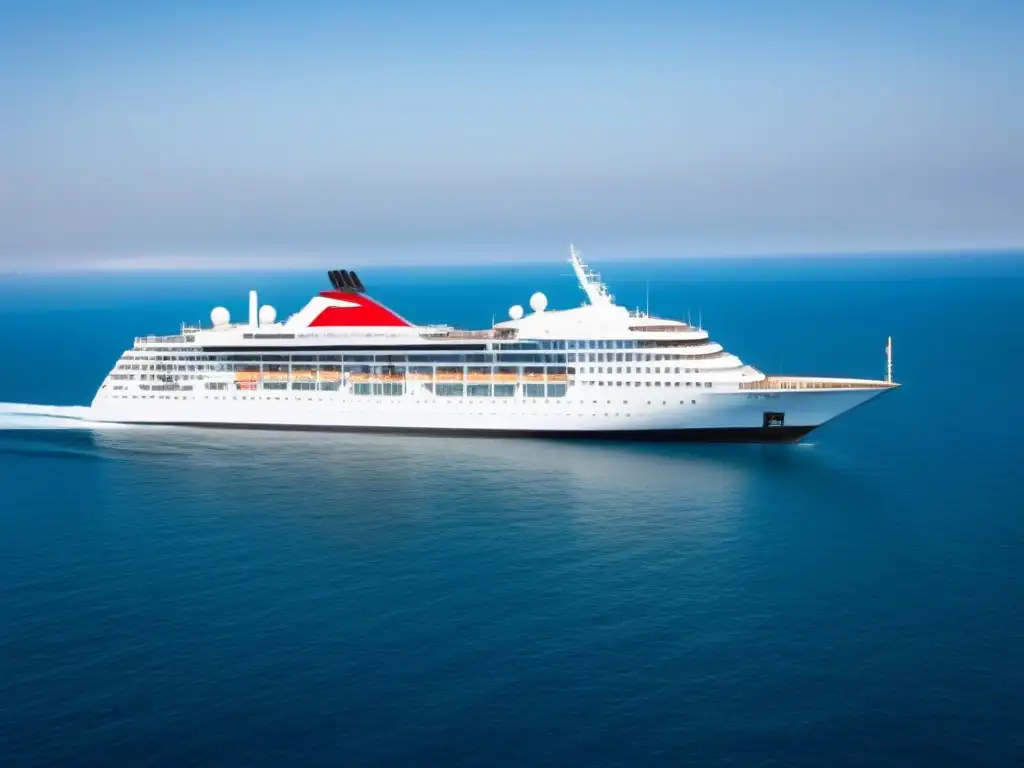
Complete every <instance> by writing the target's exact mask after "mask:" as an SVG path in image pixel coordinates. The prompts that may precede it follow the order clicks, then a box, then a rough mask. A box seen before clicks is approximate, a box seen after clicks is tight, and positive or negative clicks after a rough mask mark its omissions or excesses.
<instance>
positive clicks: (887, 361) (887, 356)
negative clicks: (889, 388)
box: [885, 336, 892, 384]
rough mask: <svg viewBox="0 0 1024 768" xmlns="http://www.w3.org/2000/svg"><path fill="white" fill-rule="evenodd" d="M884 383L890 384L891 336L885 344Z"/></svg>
mask: <svg viewBox="0 0 1024 768" xmlns="http://www.w3.org/2000/svg"><path fill="white" fill-rule="evenodd" d="M885 383H886V384H892V336H890V337H889V343H888V344H886V345H885Z"/></svg>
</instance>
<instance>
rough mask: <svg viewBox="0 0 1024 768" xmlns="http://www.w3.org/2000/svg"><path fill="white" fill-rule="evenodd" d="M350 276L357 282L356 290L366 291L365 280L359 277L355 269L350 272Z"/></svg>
mask: <svg viewBox="0 0 1024 768" xmlns="http://www.w3.org/2000/svg"><path fill="white" fill-rule="evenodd" d="M348 276H349V277H351V278H352V282H353V283H355V286H356V291H358V292H359V293H366V287H365V286H364V285H363V281H362V280H360V279H359V275H357V274H356V271H355V270H354V269H353V270H352V271H351V272H349V273H348Z"/></svg>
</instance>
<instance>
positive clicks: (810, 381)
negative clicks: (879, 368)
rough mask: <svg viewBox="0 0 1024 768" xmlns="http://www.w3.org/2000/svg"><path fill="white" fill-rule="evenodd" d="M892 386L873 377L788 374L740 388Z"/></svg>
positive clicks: (749, 383) (749, 382) (870, 387)
mask: <svg viewBox="0 0 1024 768" xmlns="http://www.w3.org/2000/svg"><path fill="white" fill-rule="evenodd" d="M888 386H892V385H891V384H888V383H886V382H884V381H873V380H871V379H816V378H811V377H808V378H797V377H786V376H768V377H767V378H765V379H762V380H761V381H744V382H741V383H740V389H874V388H877V387H888Z"/></svg>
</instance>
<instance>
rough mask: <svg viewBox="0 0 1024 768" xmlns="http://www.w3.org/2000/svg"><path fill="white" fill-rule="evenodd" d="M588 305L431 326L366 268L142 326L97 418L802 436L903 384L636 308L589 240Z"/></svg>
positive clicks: (612, 435) (560, 433)
mask: <svg viewBox="0 0 1024 768" xmlns="http://www.w3.org/2000/svg"><path fill="white" fill-rule="evenodd" d="M569 262H570V264H571V265H572V269H573V271H574V273H575V275H576V279H577V280H578V282H579V287H580V289H581V290H582V292H583V295H584V300H583V302H582V303H581V305H580V306H577V307H572V308H569V309H562V310H554V309H549V308H548V306H547V298H546V297H545V296H544V294H542V293H535V294H533V296H531V297H530V300H529V310H528V311H527V310H524V308H523V307H522V306H519V305H516V306H513V307H511V309H510V310H509V311H508V314H509V319H508V320H506V321H504V322H499V323H493V324H492V327H491V328H490V329H489V330H479V331H472V330H459V329H456V328H454V327H450V326H439V325H416V324H415V323H413V322H411V321H410V320H407V319H406V318H404V317H402V316H401V315H399V314H397V313H396V312H394V311H392V310H391V309H390V308H388V307H386V306H384V305H383V304H381V303H380V302H378V301H375V300H373V299H372V298H370V295H369V294H368V293H367V291H366V288H365V286H364V285H363V282H362V280H361V279H360V278H359V276H358V275H357V274H356V273H355V272H354V271H348V270H344V269H342V270H331V271H329V272H328V277H329V279H330V288H329V289H327V290H324V291H322V292H320V293H319V294H318V295H317V296H314V297H313V298H312V299H311V300H310V301H309V302H308V303H307V304H306V306H305V307H303V308H302V309H301V310H300V311H298V312H297V313H295V314H293V315H291V316H290V317H288V318H287V319H286V320H284V321H283V322H282V321H278V319H277V312H276V310H275V309H274V308H273V307H272V306H269V305H264V306H260V305H259V301H258V294H257V293H256V292H255V291H250V293H249V313H248V318H246V322H232V321H231V317H230V314H229V312H228V310H227V309H225V308H224V307H216V308H214V309H213V310H212V312H211V313H210V321H211V324H210V327H208V328H199V327H188V326H182V328H181V332H180V333H179V334H178V335H174V336H143V337H139V338H136V339H135V343H134V345H133V346H132V348H131V349H129V350H127V351H126V352H125V353H124V354H123V355H122V356H121V358H120V360H118V361H117V364H116V365H115V366H114V368H113V370H112V371H110V373H109V374H108V375H107V377H106V379H105V380H104V381H103V383H102V385H101V386H100V388H99V390H98V391H97V393H96V396H95V398H94V399H93V401H92V406H91V411H90V418H91V419H92V420H95V421H100V422H117V423H127V424H171V425H192V426H217V427H250V428H266V429H271V428H281V429H330V430H353V431H375V432H391V431H400V432H424V433H431V434H445V435H454V434H487V435H503V436H505V435H507V436H513V435H514V436H535V437H591V438H603V439H628V440H674V441H716V442H794V441H797V440H799V439H801V438H802V437H804V436H805V435H807V434H808V433H809V432H810V431H811V430H813V429H815V428H816V427H818V426H820V425H822V424H824V423H825V422H827V421H830V420H832V419H834V418H835V417H837V416H839V415H840V414H843V413H845V412H846V411H849V410H851V409H853V408H856V407H857V406H859V405H863V404H864V403H866V402H867V401H868V400H871V399H872V398H874V397H877V396H878V395H880V394H881V393H883V392H886V391H888V390H890V389H892V388H894V387H896V386H897V385H896V384H895V383H894V382H893V380H892V340H891V339H890V340H889V343H888V345H887V347H886V351H887V358H888V365H887V372H886V376H885V378H884V379H880V380H871V379H855V378H820V377H810V376H778V375H766V374H764V373H762V372H761V371H760V370H758V369H757V368H755V367H753V366H751V365H747V364H745V363H743V362H742V361H741V360H740V359H739V358H738V357H736V356H735V355H733V354H730V353H729V352H727V351H726V350H725V349H723V347H722V346H721V345H720V344H718V343H717V342H715V341H712V340H711V338H710V337H709V335H708V332H707V331H706V330H704V329H703V328H701V327H696V328H695V327H693V326H692V325H690V324H688V323H684V322H681V321H679V320H669V319H663V318H658V317H652V316H649V315H648V314H647V313H646V312H641V311H639V310H636V311H630V310H629V309H627V308H626V307H623V306H620V305H618V304H616V303H615V298H614V297H613V296H612V294H611V293H610V291H609V289H608V286H607V285H605V283H604V282H602V280H601V278H600V276H599V275H597V274H596V273H594V272H593V271H591V270H590V268H588V267H587V265H586V264H585V263H584V261H583V259H582V258H581V256H580V254H579V252H578V251H576V249H575V248H572V247H570V258H569Z"/></svg>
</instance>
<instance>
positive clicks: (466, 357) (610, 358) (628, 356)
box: [117, 342, 728, 370]
mask: <svg viewBox="0 0 1024 768" xmlns="http://www.w3.org/2000/svg"><path fill="white" fill-rule="evenodd" d="M702 343H703V342H702ZM727 354H728V353H726V352H724V351H722V350H720V349H719V350H715V351H712V352H703V353H701V352H696V353H692V354H686V353H683V352H674V351H667V350H666V351H661V352H588V353H568V354H551V353H529V354H527V353H515V354H505V353H502V352H480V353H471V352H468V353H467V352H463V353H452V354H437V353H431V352H429V351H423V352H419V351H409V352H404V351H403V352H400V353H397V352H396V353H391V352H381V353H377V354H359V355H356V354H345V355H303V354H253V353H247V354H236V355H206V354H193V355H157V356H152V355H151V356H146V355H138V354H130V353H126V354H125V355H124V356H123V357H122V359H121V361H120V362H119V363H118V365H117V367H118V368H122V369H125V370H147V369H150V370H154V369H155V370H174V369H175V367H178V366H180V365H183V364H186V365H190V366H195V365H196V364H200V365H202V364H209V363H248V364H250V365H258V364H259V363H261V362H262V363H264V364H267V363H273V364H278V365H288V364H289V363H292V364H296V363H302V364H308V365H314V364H317V363H321V364H323V363H342V362H344V363H406V362H412V363H424V364H429V363H441V364H443V363H462V364H466V363H485V364H495V363H497V364H500V363H508V364H514V365H521V364H523V363H529V362H535V363H561V364H565V363H585V362H590V363H604V362H609V363H611V362H619V363H621V362H650V361H660V360H709V359H714V358H718V357H725V356H727Z"/></svg>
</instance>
